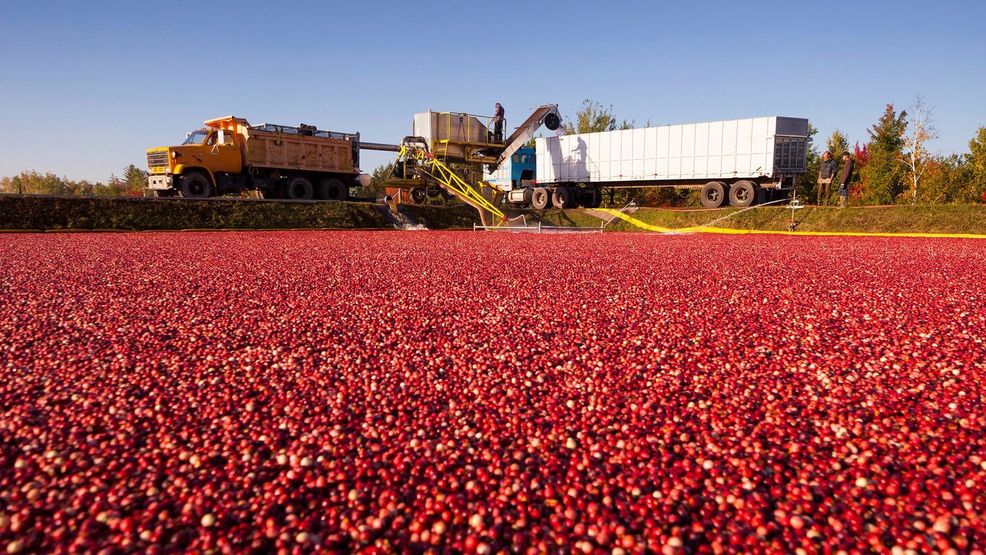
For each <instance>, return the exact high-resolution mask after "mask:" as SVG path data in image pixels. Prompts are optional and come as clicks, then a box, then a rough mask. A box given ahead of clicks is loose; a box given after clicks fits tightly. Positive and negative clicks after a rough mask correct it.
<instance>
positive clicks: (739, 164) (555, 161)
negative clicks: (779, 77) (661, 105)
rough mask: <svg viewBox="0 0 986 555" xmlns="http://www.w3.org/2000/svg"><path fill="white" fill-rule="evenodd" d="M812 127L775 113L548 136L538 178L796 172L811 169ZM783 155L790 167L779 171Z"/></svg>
mask: <svg viewBox="0 0 986 555" xmlns="http://www.w3.org/2000/svg"><path fill="white" fill-rule="evenodd" d="M778 129H780V130H782V131H784V132H783V133H780V132H778ZM807 131H808V120H806V119H800V118H778V117H775V116H771V117H762V118H749V119H743V120H727V121H713V122H706V123H694V124H685V125H665V126H659V127H649V128H644V129H627V130H617V131H606V132H602V133H585V134H581V135H569V136H561V137H548V138H541V139H538V140H537V180H538V182H540V183H545V184H550V183H593V182H600V183H603V182H606V183H627V182H634V181H647V182H660V181H680V180H692V181H702V180H731V179H759V178H774V177H779V175H788V176H790V175H792V174H794V173H799V172H800V173H803V172H804V159H803V157H802V158H801V159H800V160H799V159H798V156H801V154H802V153H803V150H804V144H805V141H806V137H807ZM778 137H780V140H778ZM792 141H795V142H794V143H792ZM782 144H783V149H784V150H783V156H782V153H781V151H780V150H779V149H781V145H782ZM799 149H800V150H799ZM778 160H782V161H783V163H784V164H785V165H784V166H783V169H784V170H785V172H786V173H783V174H778V175H775V170H776V169H777V168H775V165H776V164H777V161H778Z"/></svg>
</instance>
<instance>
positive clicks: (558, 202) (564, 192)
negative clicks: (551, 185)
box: [551, 187, 575, 210]
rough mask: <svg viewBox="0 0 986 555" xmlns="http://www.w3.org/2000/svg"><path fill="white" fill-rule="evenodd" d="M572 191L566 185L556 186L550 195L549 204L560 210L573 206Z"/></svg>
mask: <svg viewBox="0 0 986 555" xmlns="http://www.w3.org/2000/svg"><path fill="white" fill-rule="evenodd" d="M573 193H574V191H572V190H571V189H569V188H568V187H558V188H557V189H555V192H554V193H552V195H551V205H552V206H554V207H555V208H560V209H562V210H564V209H565V208H573V207H574V206H575V195H574V194H573Z"/></svg>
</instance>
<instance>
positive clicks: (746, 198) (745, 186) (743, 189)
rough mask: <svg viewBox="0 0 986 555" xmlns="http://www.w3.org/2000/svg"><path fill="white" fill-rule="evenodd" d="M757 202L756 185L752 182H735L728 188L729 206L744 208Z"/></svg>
mask: <svg viewBox="0 0 986 555" xmlns="http://www.w3.org/2000/svg"><path fill="white" fill-rule="evenodd" d="M756 200H757V185H756V183H754V182H752V181H747V180H743V181H737V182H736V183H734V184H733V186H732V187H730V188H729V204H732V205H733V206H735V207H737V208H746V207H747V206H750V205H752V204H753V203H754V202H755V201H756Z"/></svg>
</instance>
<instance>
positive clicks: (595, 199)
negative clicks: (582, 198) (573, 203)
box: [586, 187, 603, 208]
mask: <svg viewBox="0 0 986 555" xmlns="http://www.w3.org/2000/svg"><path fill="white" fill-rule="evenodd" d="M588 195H589V199H588V201H587V202H586V207H587V208H599V207H600V206H602V204H603V192H602V191H600V190H599V189H598V188H596V187H593V188H592V189H589V193H588Z"/></svg>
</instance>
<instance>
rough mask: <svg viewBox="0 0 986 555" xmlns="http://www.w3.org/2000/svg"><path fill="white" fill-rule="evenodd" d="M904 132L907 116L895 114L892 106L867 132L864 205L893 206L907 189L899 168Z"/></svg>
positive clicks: (903, 170) (900, 165)
mask: <svg viewBox="0 0 986 555" xmlns="http://www.w3.org/2000/svg"><path fill="white" fill-rule="evenodd" d="M906 130H907V112H906V111H903V110H902V111H901V112H900V113H897V111H896V110H895V109H894V105H893V104H887V108H886V109H885V110H884V112H883V115H882V116H880V120H879V121H877V123H876V125H874V126H873V127H871V128H869V129H868V130H867V132H868V133H869V135H870V141H869V142H868V143H867V144H866V149H867V151H868V153H869V160H868V161H867V163H866V167H865V168H864V169H863V170H862V181H863V189H862V200H863V203H865V204H892V203H894V202H895V201H896V200H897V197H898V196H900V194H901V193H902V192H904V190H905V189H906V187H907V184H906V182H905V175H904V174H905V169H904V165H903V164H901V159H902V156H903V152H904V139H903V136H904V133H905V131H906Z"/></svg>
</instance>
